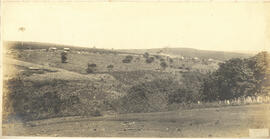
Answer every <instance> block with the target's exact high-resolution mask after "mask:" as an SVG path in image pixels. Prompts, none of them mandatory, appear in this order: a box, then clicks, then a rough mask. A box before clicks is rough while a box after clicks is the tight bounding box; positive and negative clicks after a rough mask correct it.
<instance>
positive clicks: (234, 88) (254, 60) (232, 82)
mask: <svg viewBox="0 0 270 139" xmlns="http://www.w3.org/2000/svg"><path fill="white" fill-rule="evenodd" d="M269 61H270V59H269V54H268V53H267V52H261V53H259V54H257V55H256V56H254V57H251V58H247V59H240V58H234V59H230V60H228V61H226V62H225V63H221V64H220V67H219V69H218V70H217V71H215V72H213V73H211V74H210V75H209V76H208V78H206V79H205V81H204V84H203V87H202V96H204V98H205V100H209V101H213V100H224V99H233V98H237V97H241V96H256V95H261V94H263V95H266V94H267V93H269V91H270V88H269V85H270V84H269V81H270V79H269V78H270V74H269V73H270V66H269ZM268 95H269V94H268Z"/></svg>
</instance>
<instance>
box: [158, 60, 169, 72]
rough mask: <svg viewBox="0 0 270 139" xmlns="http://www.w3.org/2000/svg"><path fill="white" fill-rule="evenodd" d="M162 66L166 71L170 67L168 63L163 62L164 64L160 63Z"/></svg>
mask: <svg viewBox="0 0 270 139" xmlns="http://www.w3.org/2000/svg"><path fill="white" fill-rule="evenodd" d="M160 66H161V67H162V68H163V69H164V70H165V69H166V68H167V67H168V65H167V63H166V62H165V61H162V62H161V63H160Z"/></svg>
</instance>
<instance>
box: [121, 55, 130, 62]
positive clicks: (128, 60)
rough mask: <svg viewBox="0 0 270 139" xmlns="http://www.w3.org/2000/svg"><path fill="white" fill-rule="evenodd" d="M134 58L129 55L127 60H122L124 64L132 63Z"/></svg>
mask: <svg viewBox="0 0 270 139" xmlns="http://www.w3.org/2000/svg"><path fill="white" fill-rule="evenodd" d="M132 59H133V57H132V56H130V55H128V56H126V57H125V59H123V60H122V62H123V63H130V62H131V61H132Z"/></svg>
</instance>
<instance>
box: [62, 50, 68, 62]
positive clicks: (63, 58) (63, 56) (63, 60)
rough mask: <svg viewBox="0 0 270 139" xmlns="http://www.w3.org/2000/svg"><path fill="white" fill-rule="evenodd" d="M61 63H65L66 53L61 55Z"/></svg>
mask: <svg viewBox="0 0 270 139" xmlns="http://www.w3.org/2000/svg"><path fill="white" fill-rule="evenodd" d="M61 61H62V63H66V62H67V53H66V52H62V53H61Z"/></svg>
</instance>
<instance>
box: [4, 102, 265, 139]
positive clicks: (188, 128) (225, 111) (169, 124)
mask: <svg viewBox="0 0 270 139" xmlns="http://www.w3.org/2000/svg"><path fill="white" fill-rule="evenodd" d="M250 128H269V129H270V105H269V104H258V105H246V106H228V107H221V108H201V109H192V110H183V111H172V112H158V113H141V114H140V113H139V114H122V115H111V116H103V117H85V118H83V117H66V118H54V119H47V120H39V121H32V122H28V123H26V124H20V123H17V124H4V125H3V131H4V132H3V133H4V135H24V136H76V137H101V136H103V137H247V136H248V129H250ZM18 129H19V130H18Z"/></svg>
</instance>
